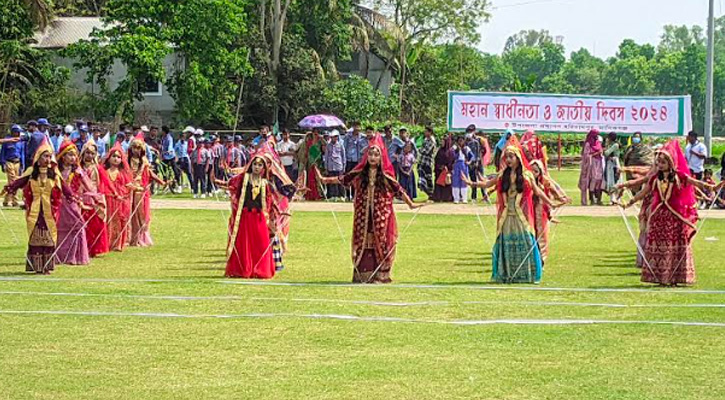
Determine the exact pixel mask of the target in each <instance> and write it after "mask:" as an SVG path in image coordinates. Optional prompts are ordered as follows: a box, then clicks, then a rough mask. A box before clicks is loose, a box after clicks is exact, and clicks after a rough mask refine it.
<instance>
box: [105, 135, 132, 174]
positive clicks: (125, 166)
mask: <svg viewBox="0 0 725 400" xmlns="http://www.w3.org/2000/svg"><path fill="white" fill-rule="evenodd" d="M113 153H118V155H119V156H121V164H123V171H124V173H126V174H128V172H129V171H130V170H129V167H128V160H127V159H126V153H124V151H123V147H121V142H116V144H114V145H113V147H111V150H108V153H107V154H106V157H104V158H103V164H106V163H107V162H108V160H109V159H110V158H111V156H112V155H113Z"/></svg>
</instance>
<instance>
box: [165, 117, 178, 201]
mask: <svg viewBox="0 0 725 400" xmlns="http://www.w3.org/2000/svg"><path fill="white" fill-rule="evenodd" d="M161 132H163V136H162V138H161V162H162V163H164V165H166V166H167V167H168V168H169V169H170V170H171V172H172V174H173V180H172V177H170V176H164V177H163V178H164V180H165V181H167V182H171V187H170V189H171V191H172V192H174V193H181V187H180V186H179V185H180V183H181V182H180V179H181V172H180V171H179V167H178V165H177V163H178V158H177V157H176V149H175V148H174V135H173V134H172V133H171V130H170V129H169V127H168V126H166V125H164V126H162V127H161Z"/></svg>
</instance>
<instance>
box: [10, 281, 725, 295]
mask: <svg viewBox="0 0 725 400" xmlns="http://www.w3.org/2000/svg"><path fill="white" fill-rule="evenodd" d="M0 282H97V283H210V284H223V285H241V286H287V287H331V288H340V287H341V288H360V289H361V290H362V289H371V290H372V289H381V290H389V289H438V290H440V289H468V290H522V291H534V292H583V293H588V292H592V293H600V292H601V293H646V294H725V290H718V289H684V288H683V289H669V288H665V289H660V288H657V287H654V286H653V287H651V288H647V287H644V285H643V288H641V289H635V288H586V287H581V288H577V287H545V286H533V285H520V286H513V285H511V286H504V285H500V286H492V285H490V284H485V283H483V282H482V284H481V285H470V284H464V285H459V284H455V283H443V284H406V283H396V284H389V285H364V284H357V283H335V282H330V283H316V282H268V281H241V280H217V279H133V278H120V279H110V278H109V279H106V278H54V277H0Z"/></svg>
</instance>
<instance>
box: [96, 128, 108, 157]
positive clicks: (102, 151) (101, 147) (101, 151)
mask: <svg viewBox="0 0 725 400" xmlns="http://www.w3.org/2000/svg"><path fill="white" fill-rule="evenodd" d="M92 130H93V141H94V142H96V149H97V151H98V159H99V160H102V159H103V158H105V157H106V151H108V143H106V139H105V138H103V137H101V133H102V131H101V127H100V126H98V125H94V126H93V129H92Z"/></svg>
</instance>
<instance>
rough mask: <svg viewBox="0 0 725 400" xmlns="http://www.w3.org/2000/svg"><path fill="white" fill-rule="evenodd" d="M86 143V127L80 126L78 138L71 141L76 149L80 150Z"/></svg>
mask: <svg viewBox="0 0 725 400" xmlns="http://www.w3.org/2000/svg"><path fill="white" fill-rule="evenodd" d="M86 142H88V125H81V126H80V127H79V128H78V137H77V138H75V140H73V144H75V145H76V147H77V148H79V149H82V148H83V146H85V145H86Z"/></svg>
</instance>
